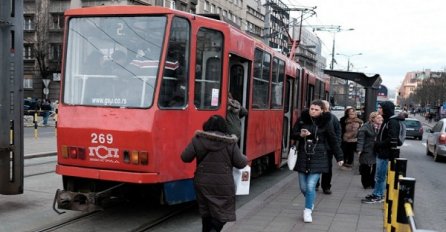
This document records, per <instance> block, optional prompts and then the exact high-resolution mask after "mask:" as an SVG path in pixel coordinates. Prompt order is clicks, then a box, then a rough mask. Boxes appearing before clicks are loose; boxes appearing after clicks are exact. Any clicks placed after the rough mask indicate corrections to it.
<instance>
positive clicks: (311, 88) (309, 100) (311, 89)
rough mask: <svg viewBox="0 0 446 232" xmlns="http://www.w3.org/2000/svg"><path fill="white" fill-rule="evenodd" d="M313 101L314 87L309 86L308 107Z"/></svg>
mask: <svg viewBox="0 0 446 232" xmlns="http://www.w3.org/2000/svg"><path fill="white" fill-rule="evenodd" d="M313 100H314V85H312V84H309V85H308V89H307V107H309V106H310V104H311V102H312V101H313Z"/></svg>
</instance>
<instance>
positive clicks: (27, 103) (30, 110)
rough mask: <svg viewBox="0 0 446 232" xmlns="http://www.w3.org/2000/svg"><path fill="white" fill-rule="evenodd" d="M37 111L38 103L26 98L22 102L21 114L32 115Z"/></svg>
mask: <svg viewBox="0 0 446 232" xmlns="http://www.w3.org/2000/svg"><path fill="white" fill-rule="evenodd" d="M38 109H39V106H38V103H37V101H36V100H34V99H29V98H26V99H24V101H23V114H24V115H33V114H34V112H35V111H36V110H38Z"/></svg>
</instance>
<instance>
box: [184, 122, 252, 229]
mask: <svg viewBox="0 0 446 232" xmlns="http://www.w3.org/2000/svg"><path fill="white" fill-rule="evenodd" d="M181 159H182V160H183V162H186V163H190V162H192V161H193V160H194V159H197V169H196V170H195V177H194V185H195V193H196V198H197V202H198V210H199V212H200V215H201V218H202V224H203V230H202V231H203V232H208V231H221V230H222V228H223V226H224V225H225V223H226V222H229V221H235V219H236V217H235V185H234V179H233V176H232V168H233V167H236V168H239V169H241V168H244V167H245V166H246V165H247V163H248V162H247V160H246V157H245V156H243V155H242V154H241V152H240V149H239V147H238V146H237V137H236V136H235V135H228V128H227V125H226V121H225V119H224V118H223V117H222V116H219V115H213V116H211V117H210V118H209V119H208V120H207V121H206V122H205V123H204V125H203V131H197V132H196V133H195V136H194V137H193V138H192V141H191V142H190V143H189V144H188V145H187V147H186V149H185V150H184V151H183V153H182V154H181Z"/></svg>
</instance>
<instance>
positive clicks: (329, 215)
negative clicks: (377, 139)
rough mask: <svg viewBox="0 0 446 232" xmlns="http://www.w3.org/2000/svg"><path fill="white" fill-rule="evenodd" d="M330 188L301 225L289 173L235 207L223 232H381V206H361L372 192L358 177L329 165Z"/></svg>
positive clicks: (300, 198)
mask: <svg viewBox="0 0 446 232" xmlns="http://www.w3.org/2000/svg"><path fill="white" fill-rule="evenodd" d="M285 168H286V167H285ZM332 186H333V187H332V192H333V193H332V194H331V195H325V194H323V193H322V191H321V190H319V191H318V192H317V196H316V202H315V209H314V211H313V222H312V223H304V222H303V218H302V214H303V213H302V212H303V209H304V197H303V195H302V193H301V192H300V190H299V184H298V177H297V173H296V172H293V173H292V174H291V175H289V176H288V177H287V178H285V179H283V180H282V181H280V182H279V183H277V184H276V185H274V186H272V187H271V188H270V189H269V190H267V191H265V192H264V193H262V194H261V195H259V196H257V197H256V198H255V199H253V200H251V201H250V202H248V203H246V204H245V205H243V206H242V207H241V208H239V209H238V210H237V221H236V222H231V223H227V224H226V225H225V227H224V229H223V231H225V232H233V231H237V232H242V231H243V232H245V231H249V232H260V231H265V232H289V231H309V232H321V231H330V232H337V231H339V232H356V231H362V232H376V231H384V228H383V223H384V222H383V220H384V219H383V218H384V215H383V209H382V206H383V203H377V204H362V203H361V199H362V198H364V196H366V195H367V194H370V193H371V191H372V190H371V189H367V190H364V189H363V188H362V185H361V180H360V176H359V175H353V172H352V171H344V170H341V169H339V168H338V167H337V166H333V179H332Z"/></svg>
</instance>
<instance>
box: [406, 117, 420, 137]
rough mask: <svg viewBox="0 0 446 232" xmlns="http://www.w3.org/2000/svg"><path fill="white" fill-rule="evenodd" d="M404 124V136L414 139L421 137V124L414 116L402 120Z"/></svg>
mask: <svg viewBox="0 0 446 232" xmlns="http://www.w3.org/2000/svg"><path fill="white" fill-rule="evenodd" d="M403 123H404V124H405V125H406V137H412V138H414V139H418V140H422V139H423V132H424V131H423V125H422V124H421V122H420V121H419V120H418V119H416V118H406V120H404V121H403Z"/></svg>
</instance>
